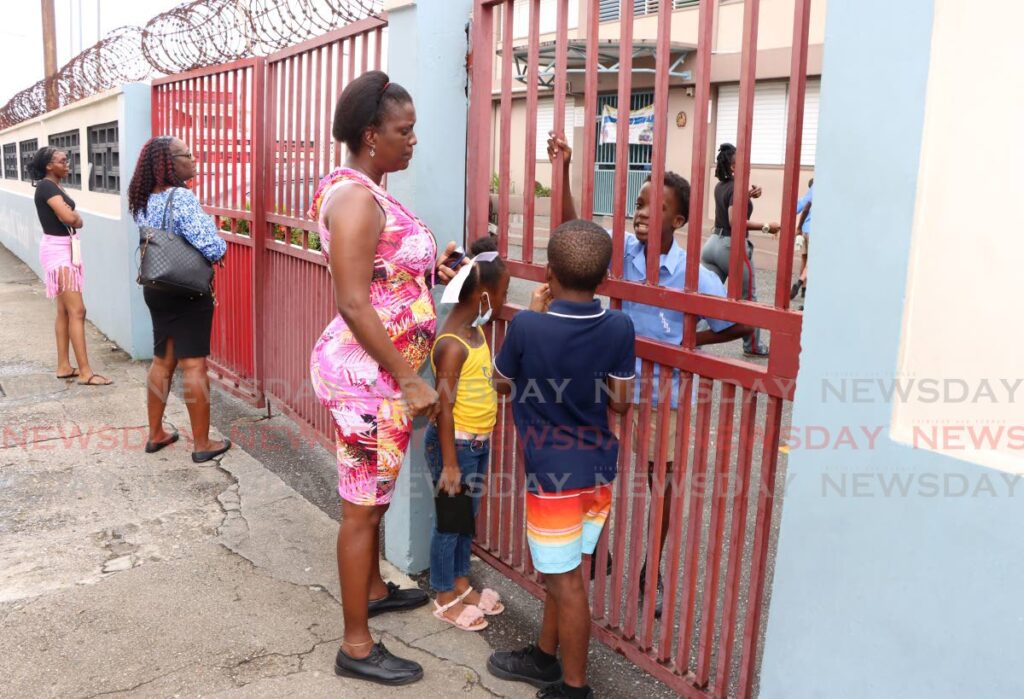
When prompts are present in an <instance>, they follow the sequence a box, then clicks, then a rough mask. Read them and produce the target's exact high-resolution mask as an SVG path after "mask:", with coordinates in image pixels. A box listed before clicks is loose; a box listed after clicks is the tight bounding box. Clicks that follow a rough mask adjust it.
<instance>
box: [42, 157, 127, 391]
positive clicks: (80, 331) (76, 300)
mask: <svg viewBox="0 0 1024 699" xmlns="http://www.w3.org/2000/svg"><path fill="white" fill-rule="evenodd" d="M28 171H29V175H30V176H31V177H32V179H33V186H34V187H35V188H36V191H35V197H34V199H35V204H36V214H37V215H38V216H39V225H40V226H41V227H42V229H43V237H42V239H41V240H40V241H39V264H40V266H41V267H42V268H43V280H44V282H45V283H46V298H50V299H55V300H56V302H57V320H56V323H55V324H54V332H55V334H56V336H57V378H58V379H73V378H75V377H78V383H80V384H82V385H83V386H107V385H109V384H110V383H111V381H110V379H108V378H107V377H105V376H101V375H100V374H97V373H96V372H95V371H93V370H92V365H90V364H89V354H88V352H87V351H86V347H85V302H84V301H83V300H82V291H83V286H84V284H85V268H84V266H83V265H82V261H81V260H76V259H74V256H73V254H72V249H73V246H76V245H77V239H78V235H77V234H76V233H75V231H76V230H78V229H80V228H81V227H82V215H81V214H79V213H78V212H77V211H75V200H74V199H72V198H71V197H69V196H68V193H67V192H65V191H64V188H63V187H61V186H60V182H61V180H62V179H64V178H65V177H67V176H68V173H69V172H70V168H69V165H68V154H67V153H65V152H64V151H62V150H57V149H56V148H54V147H52V146H45V147H43V148H40V149H39V150H37V151H36V153H35V155H34V156H32V161H31V162H30V163H29V166H28ZM73 241H74V242H73ZM69 342H70V344H71V347H73V348H74V350H75V361H76V362H78V368H77V369H76V368H74V367H72V366H71V358H70V356H69V355H68V343H69Z"/></svg>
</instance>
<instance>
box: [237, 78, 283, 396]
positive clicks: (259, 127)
mask: <svg viewBox="0 0 1024 699" xmlns="http://www.w3.org/2000/svg"><path fill="white" fill-rule="evenodd" d="M267 73H268V67H267V63H266V61H265V60H264V59H263V58H257V59H256V61H255V63H254V64H253V68H252V92H251V94H250V95H246V97H247V98H248V99H249V100H251V101H249V102H243V104H246V105H247V106H249V113H250V114H251V115H252V163H251V167H252V191H253V193H252V197H251V199H252V206H251V214H252V223H251V224H250V226H249V235H250V236H251V238H252V289H251V294H252V295H251V298H252V308H251V313H252V352H253V362H252V364H253V388H254V390H255V392H256V396H257V404H258V405H260V406H262V405H264V403H265V398H264V382H265V379H266V374H267V366H266V359H265V358H266V356H267V355H266V345H267V334H266V332H265V330H266V323H265V320H266V317H267V308H266V291H267V280H268V279H269V278H270V277H269V275H268V274H267V266H268V262H269V260H268V259H267V246H266V239H267V205H268V204H269V203H270V202H271V201H272V200H273V186H274V185H273V180H274V177H273V175H274V169H273V168H274V161H273V158H272V157H270V154H271V152H272V151H271V147H272V146H271V143H272V138H270V135H271V133H272V127H270V128H268V125H267V122H266V120H267V119H269V120H270V121H271V122H273V113H274V112H273V107H272V106H271V108H270V109H268V108H267V107H268V105H273V104H275V103H276V100H273V101H268V100H267V94H268V90H267V85H266V80H267ZM243 84H244V79H243ZM271 94H273V92H272V91H271ZM243 152H244V151H243ZM243 169H244V168H243Z"/></svg>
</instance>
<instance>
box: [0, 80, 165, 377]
mask: <svg viewBox="0 0 1024 699" xmlns="http://www.w3.org/2000/svg"><path fill="white" fill-rule="evenodd" d="M111 121H117V122H118V124H119V131H118V134H119V140H120V144H119V149H120V165H119V166H120V176H121V192H120V193H119V194H109V193H104V192H91V191H89V183H88V180H89V178H88V173H89V170H88V138H87V129H88V127H89V126H93V125H96V124H103V123H108V122H111ZM71 129H79V131H80V135H79V143H80V144H81V148H82V188H81V189H72V188H69V189H68V194H69V195H70V196H71V198H72V199H74V200H75V203H76V206H77V210H78V211H79V212H80V213H81V214H82V219H83V221H84V223H85V226H84V228H83V229H82V230H81V238H82V261H83V264H84V267H85V294H84V297H85V304H86V308H87V309H88V313H89V319H90V320H91V321H92V322H93V323H95V324H96V327H98V328H99V329H100V330H101V331H103V332H104V333H105V334H106V335H107V336H108V337H109V338H110V339H111V340H113V341H114V342H116V343H117V344H118V345H119V346H120V347H122V348H123V349H124V350H125V351H127V352H128V353H129V354H131V355H132V356H133V357H136V358H142V357H148V356H151V354H152V350H153V343H152V326H151V324H150V319H149V313H148V311H147V310H146V308H145V304H144V303H143V300H142V293H141V291H140V290H139V287H138V285H137V284H136V283H135V276H136V272H137V268H136V263H135V251H136V248H137V247H138V230H137V229H136V228H135V225H134V223H132V221H131V218H130V216H128V212H127V197H126V194H127V191H128V183H129V181H130V179H131V174H132V172H133V171H134V168H135V161H136V159H137V157H138V153H139V150H140V148H141V147H142V144H143V143H144V142H145V140H146V139H148V138H149V131H150V102H149V86H148V85H143V84H138V83H133V84H128V85H125V86H123V88H121V89H120V90H111V91H109V92H106V93H103V94H100V95H96V96H94V97H90V98H88V99H86V100H82V101H81V102H78V103H76V104H74V105H70V106H68V107H64V108H63V109H60V110H57V111H55V112H51V113H49V114H46V115H44V116H41V117H38V118H36V119H32V120H30V121H27V122H24V123H22V124H19V125H17V126H15V127H12V128H10V129H6V130H4V131H2V132H0V144H7V143H13V142H20V141H23V140H26V139H31V138H36V139H38V143H39V146H40V147H42V146H44V145H46V144H47V137H48V136H50V135H52V134H56V133H60V132H63V131H69V130H71ZM34 194H35V189H34V188H33V187H32V185H31V184H30V183H28V182H22V181H20V180H13V179H0V244H3V245H4V246H5V247H6V248H8V249H9V250H11V252H13V253H14V254H15V255H17V256H18V257H20V258H21V259H22V260H23V261H24V262H25V263H26V264H28V265H29V266H30V267H31V268H32V269H33V270H34V271H35V272H36V274H39V275H40V276H42V269H41V268H40V265H39V240H40V238H41V237H42V235H43V233H42V231H41V230H40V227H39V218H38V216H37V214H36V209H35V204H34V201H33V196H34Z"/></svg>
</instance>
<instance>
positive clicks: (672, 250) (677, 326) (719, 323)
mask: <svg viewBox="0 0 1024 699" xmlns="http://www.w3.org/2000/svg"><path fill="white" fill-rule="evenodd" d="M548 158H549V159H550V160H551V162H552V165H553V166H557V165H558V161H559V160H560V161H561V166H562V167H563V168H564V170H565V173H566V176H565V180H564V181H565V187H564V189H563V191H562V211H563V214H564V215H565V216H566V217H567V218H575V216H576V207H575V204H574V202H573V198H572V191H571V190H570V187H569V182H570V178H569V176H568V173H569V163H570V161H571V160H572V149H571V148H570V147H569V144H568V143H567V142H566V141H565V139H564V138H562V137H561V136H560V135H558V134H556V133H555V132H551V133H550V134H549V137H548ZM651 201H652V182H651V179H650V177H648V178H647V181H646V182H645V183H644V184H643V186H642V187H641V188H640V192H639V194H638V195H637V200H636V211H635V212H634V214H633V231H634V232H633V233H628V232H627V233H626V240H625V245H624V246H623V254H624V258H625V259H624V264H623V266H622V278H623V279H625V280H626V281H631V282H641V283H642V282H645V281H647V258H648V257H649V256H650V255H651V254H653V250H651V248H650V247H649V246H648V245H647V239H648V233H649V230H648V229H649V225H650V221H651V218H652V211H651ZM661 211H662V216H661V250H660V254H659V272H658V286H660V287H664V288H667V289H678V290H680V291H681V290H682V289H683V288H684V286H685V281H686V251H685V250H684V249H683V247H682V246H680V245H679V243H678V242H677V241H676V235H675V234H676V231H677V230H678V229H680V228H682V227H683V226H685V225H686V223H687V218H688V217H689V213H690V183H689V182H687V181H686V180H685V179H684V178H683V177H681V176H680V175H678V174H676V173H674V172H671V171H669V172H666V173H665V179H664V193H663V195H662V199H661ZM697 291H698V292H699V293H701V294H708V295H709V296H718V297H720V298H725V295H726V294H725V285H724V284H723V283H722V281H721V280H720V279H719V278H718V276H717V275H716V274H715V273H714V272H712V271H710V270H709V269H707V268H706V267H704V266H702V265H699V274H698V277H697ZM622 311H623V313H625V314H626V315H628V316H629V317H630V318H632V319H633V325H634V326H635V328H636V334H637V336H638V337H648V338H650V339H652V340H657V341H658V342H664V343H666V344H670V345H675V346H679V345H681V344H682V343H683V327H684V324H685V319H686V316H685V314H684V313H683V312H682V311H675V310H672V309H669V308H661V307H659V306H650V305H647V304H643V303H637V302H635V301H623V302H622ZM701 320H704V321H705V322H706V324H707V327H708V329H707V330H698V332H697V337H696V344H697V346H698V347H699V346H701V345H713V344H719V343H722V342H731V341H733V340H737V339H740V338H745V337H748V336H749V335H750V334H751V333H752V332H753V331H754V329H753V328H751V327H750V326H747V325H743V324H742V323H733V322H731V321H726V320H719V319H717V318H707V317H704V316H701ZM636 374H637V376H640V375H641V360H639V359H638V360H637V364H636ZM653 379H654V386H653V389H652V391H651V396H652V398H651V400H652V402H653V406H654V407H657V405H658V403H659V396H660V395H661V393H662V390H661V389H659V368H658V367H657V366H655V367H654V376H653ZM671 384H672V385H671V390H670V391H668V392H666V394H667V395H668V397H669V399H670V408H671V411H672V412H671V416H670V417H669V428H668V431H669V437H668V445H669V448H668V453H667V455H666V458H667V463H666V481H665V483H664V484H658V486H659V487H662V488H665V489H666V492H665V501H664V505H663V510H662V512H663V514H662V519H661V534H660V536H661V550H662V551H664V550H665V540H666V538H667V536H668V529H669V515H670V513H671V502H672V479H671V474H672V464H673V460H674V459H673V454H672V450H673V449H674V446H675V442H676V423H677V420H676V409H677V407H678V405H679V371H678V370H676V371H675V372H673V375H672V378H671ZM635 392H636V395H635V396H634V401H635V402H637V403H639V402H640V384H639V382H638V383H637V386H636V389H635ZM635 418H636V420H637V421H639V419H640V411H636V415H635ZM651 419H652V424H651V426H650V428H649V430H648V433H649V439H648V445H647V446H648V449H647V457H648V462H647V467H648V485H649V486H650V487H651V488H652V489H653V488H654V487H655V484H654V473H655V459H656V458H657V454H656V448H657V434H658V431H657V416H656V415H655V414H653V413H652V417H651ZM637 427H638V428H639V422H637ZM634 448H636V449H637V450H639V442H635V443H634ZM646 575H647V567H646V565H645V566H644V568H643V570H642V572H641V574H640V579H639V581H638V583H639V585H640V587H641V588H643V586H644V584H645V582H646ZM663 593H664V589H663V584H662V577H661V573H659V574H658V586H657V597H656V599H655V605H654V612H655V616H661V607H662V596H663Z"/></svg>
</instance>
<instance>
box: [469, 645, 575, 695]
mask: <svg viewBox="0 0 1024 699" xmlns="http://www.w3.org/2000/svg"><path fill="white" fill-rule="evenodd" d="M536 651H537V649H536V647H535V646H533V645H529V646H526V648H522V649H520V650H512V651H495V652H493V653H491V657H489V658H488V659H487V671H488V672H490V673H491V674H492V675H494V676H495V677H500V678H501V679H503V680H512V681H513V682H528V683H529V684H532V685H533V686H534V687H537V688H539V689H544V688H545V687H547V686H549V685H552V684H554V683H556V682H561V681H562V663H560V662H558V661H557V660H556V661H554V662H551V663H550V664H544V663H542V662H541V661H539V660H538V659H537V656H538V653H537V652H536Z"/></svg>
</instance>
